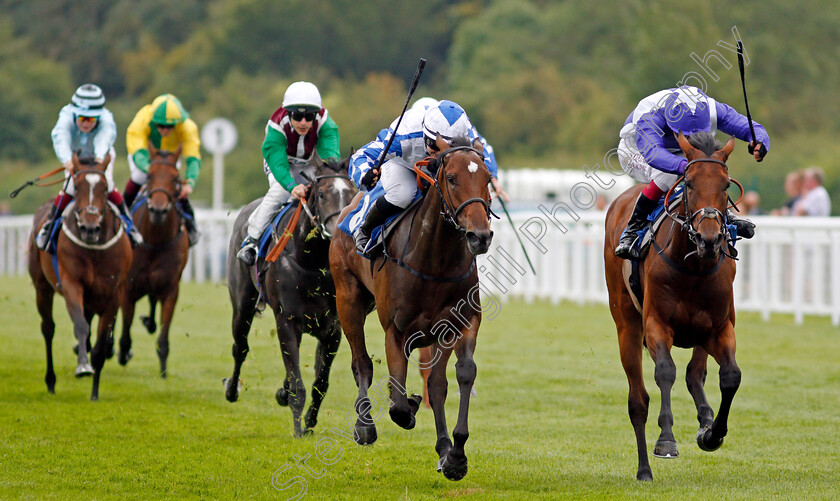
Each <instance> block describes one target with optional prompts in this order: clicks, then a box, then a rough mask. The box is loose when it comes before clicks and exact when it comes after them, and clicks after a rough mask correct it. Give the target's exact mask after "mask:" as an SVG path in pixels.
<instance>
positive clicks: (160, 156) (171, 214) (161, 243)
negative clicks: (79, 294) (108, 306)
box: [119, 145, 190, 377]
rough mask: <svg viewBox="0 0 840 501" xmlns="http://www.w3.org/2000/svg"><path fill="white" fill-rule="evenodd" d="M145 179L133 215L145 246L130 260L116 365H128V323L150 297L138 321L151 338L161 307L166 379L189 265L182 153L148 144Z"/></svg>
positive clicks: (161, 356)
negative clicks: (183, 275) (146, 313)
mask: <svg viewBox="0 0 840 501" xmlns="http://www.w3.org/2000/svg"><path fill="white" fill-rule="evenodd" d="M149 153H150V157H151V163H150V165H149V177H148V179H147V180H146V202H145V203H143V204H141V205H140V207H139V208H138V209H137V210H136V211H135V213H134V224H136V225H137V229H138V230H139V231H140V233H141V234H142V235H143V244H142V245H139V246H137V247H136V248H135V249H134V262H133V263H132V265H131V271H130V272H129V275H128V284H127V286H126V296H125V303H124V304H123V305H122V311H123V332H122V337H121V338H120V353H119V362H120V364H122V365H125V364H127V363H128V361H129V359H130V358H131V357H132V352H131V323H132V321H133V319H134V307H135V303H137V301H139V300H140V299H141V298H142V297H143V296H149V303H150V304H151V312H150V313H149V316H148V317H140V320H141V321H142V322H143V325H144V326H145V327H146V330H147V331H149V334H152V333H153V332H154V331H155V329H156V328H157V325H156V324H155V306H156V305H157V303H158V302H160V304H161V312H160V334H159V335H158V339H157V353H158V358H159V359H160V375H161V377H166V359H167V357H168V355H169V326H170V325H171V324H172V316H173V314H174V313H175V303H176V302H177V301H178V290H179V285H180V283H181V273H182V272H183V271H184V267H185V266H186V265H187V256H188V254H189V248H190V247H189V239H188V238H187V233H186V232H185V231H184V228H183V225H182V223H183V221H182V217H183V216H182V215H181V213H180V211H179V210H178V207H177V204H176V201H177V200H178V194H179V193H180V191H181V184H182V183H183V181H182V180H181V178H180V176H179V175H178V167H177V162H178V157H179V156H180V154H181V149H180V148H178V151H176V152H174V153H172V152H168V151H165V150H157V149H155V148H154V147H153V146H151V145H150V147H149Z"/></svg>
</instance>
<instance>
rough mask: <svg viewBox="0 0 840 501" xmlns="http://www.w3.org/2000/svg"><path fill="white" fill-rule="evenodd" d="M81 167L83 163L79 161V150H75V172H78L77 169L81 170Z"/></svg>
mask: <svg viewBox="0 0 840 501" xmlns="http://www.w3.org/2000/svg"><path fill="white" fill-rule="evenodd" d="M80 167H81V164H80V163H79V152H78V151H74V152H73V172H76V171H77V170H79V168H80Z"/></svg>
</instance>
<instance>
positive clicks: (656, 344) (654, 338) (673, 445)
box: [645, 319, 679, 458]
mask: <svg viewBox="0 0 840 501" xmlns="http://www.w3.org/2000/svg"><path fill="white" fill-rule="evenodd" d="M669 329H670V328H669V327H666V326H664V325H662V324H660V323H658V322H656V321H655V320H652V319H648V322H647V323H646V329H645V332H646V333H647V346H648V351H649V352H650V355H651V357H652V358H653V361H654V363H655V364H656V366H655V367H654V372H653V378H654V380H655V381H656V386H658V387H659V392H660V394H661V396H662V401H661V406H660V408H659V428H660V429H661V432H660V433H659V439H657V440H656V445H654V447H653V455H654V456H656V457H659V458H676V457H678V456H679V452H678V451H677V441H676V439H675V438H674V430H673V426H674V414H673V412H672V410H671V389H672V388H673V387H674V382H675V381H676V380H677V366H676V364H674V359H673V358H671V340H672V339H673V333H672V332H671V331H670V330H669Z"/></svg>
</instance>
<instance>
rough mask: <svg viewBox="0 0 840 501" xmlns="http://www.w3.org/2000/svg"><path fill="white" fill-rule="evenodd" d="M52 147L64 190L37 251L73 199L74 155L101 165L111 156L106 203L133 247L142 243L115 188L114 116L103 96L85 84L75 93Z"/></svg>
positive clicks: (55, 130) (37, 241)
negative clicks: (119, 217) (116, 213)
mask: <svg viewBox="0 0 840 501" xmlns="http://www.w3.org/2000/svg"><path fill="white" fill-rule="evenodd" d="M51 136H52V143H53V149H54V150H55V156H56V157H57V158H58V161H59V162H60V163H61V165H63V166H64V176H65V178H69V179H66V187H65V188H64V189H63V190H62V191H61V192H59V194H58V196H57V197H56V198H55V200H54V201H53V206H52V208H51V210H50V214H49V215H48V217H47V221H46V222H45V223H44V226H42V227H41V230H40V231H39V233H38V235H37V236H36V238H35V244H36V245H37V246H38V247H39V248H40V249H46V246H47V243H48V242H47V239H48V238H49V235H50V232H51V230H52V225H53V222H54V221H55V218H56V216H57V215H58V214H60V213H61V212H62V211H63V210H64V208H65V207H67V205H69V204H70V202H71V201H72V200H73V198H74V197H75V195H76V186H75V184H74V183H73V178H72V176H71V171H72V168H73V153H76V154H77V155H78V158H82V159H90V160H95V161H96V162H97V163H99V162H101V161H102V160H103V159H104V158H105V155H110V158H111V161H110V162H108V167H107V168H106V169H105V182H106V183H107V185H108V200H110V201H111V203H113V204H114V205H115V206H116V207H117V208H118V209H119V210H120V212H121V215H122V219H123V222H124V223H125V226H126V231H127V232H128V235H129V238H130V239H131V241H132V244H134V245H136V244H137V243H139V242H142V241H143V237H141V236H140V233H139V232H137V230H136V229H135V228H134V225H133V224H132V222H131V217H130V215H129V212H128V208H127V207H126V206H125V203H124V202H123V197H122V194H120V192H119V191H118V190H116V189H115V187H114V159H115V158H116V151H115V150H114V142H115V141H116V140H117V124H116V123H115V122H114V116H113V115H112V114H111V112H110V111H109V110H108V109H107V108H106V107H105V94H103V92H102V89H100V88H99V86H97V85H94V84H84V85H82V86H80V87H79V88H78V89H76V92H74V93H73V96H72V97H71V98H70V104H68V105H66V106H64V107H63V108H61V111H59V112H58V120H56V122H55V126H54V127H53V129H52V134H51Z"/></svg>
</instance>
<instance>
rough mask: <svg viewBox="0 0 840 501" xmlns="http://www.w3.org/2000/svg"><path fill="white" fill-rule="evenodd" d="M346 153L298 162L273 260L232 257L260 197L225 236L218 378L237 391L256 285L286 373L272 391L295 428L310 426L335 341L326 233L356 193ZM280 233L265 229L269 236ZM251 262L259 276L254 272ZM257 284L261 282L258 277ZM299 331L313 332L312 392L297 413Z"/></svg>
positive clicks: (299, 432) (230, 395)
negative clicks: (223, 348)
mask: <svg viewBox="0 0 840 501" xmlns="http://www.w3.org/2000/svg"><path fill="white" fill-rule="evenodd" d="M348 163H349V157H348V158H347V159H344V160H343V161H341V162H335V161H333V160H329V161H327V162H326V163H325V162H324V161H323V160H321V159H320V158H318V157H317V155H316V156H315V157H314V158H313V160H312V161H310V163H309V164H308V165H307V166H306V167H305V168H304V169H303V170H302V174H301V176H302V177H301V179H299V180H298V181H299V182H301V183H306V184H307V185H308V193H307V196H306V212H304V213H303V215H302V217H299V220H298V223H297V226H296V227H295V228H294V229H293V230H292V236H291V238H290V239H289V241H288V244H287V245H286V247H285V248H284V250H283V252H282V253H280V255H279V258H278V259H277V260H276V261H274V262H273V263H266V261H265V259H264V258H259V259H258V261H257V264H256V268H255V267H252V266H248V265H246V264H245V263H243V262H242V261H240V260H239V259H237V258H236V253H237V252H238V251H239V248H240V246H241V245H242V241H243V240H244V239H245V235H246V233H247V230H248V217H249V216H250V215H251V213H252V212H253V211H254V209H256V207H257V205H258V204H259V202H260V200H259V199H258V200H255V201H253V202H251V203H250V204H248V205H247V206H246V207H245V208H244V209H242V211H241V212H240V213H239V216H238V217H237V218H236V222H235V223H234V228H233V234H232V235H231V238H230V247H229V249H228V259H227V270H228V271H227V280H228V292H229V293H230V301H231V304H232V306H233V322H232V329H233V348H232V353H233V362H234V365H233V375H232V377H231V378H230V379H227V380H225V396H226V397H227V399H228V400H229V401H230V402H235V401H236V400H237V399H238V398H239V374H240V369H241V368H242V363H243V362H244V361H245V357H247V356H248V351H249V347H248V331H249V330H250V329H251V322H252V321H253V318H254V315H255V313H256V312H257V305H258V301H257V300H258V297H259V294H260V293H259V289H260V288H262V290H263V294H264V299H265V301H266V302H267V303H268V305H269V306H271V309H272V310H273V312H274V318H275V322H276V325H277V338H278V340H279V342H280V351H281V353H282V356H283V364H284V365H285V367H286V377H285V379H284V381H283V385H282V386H281V387H280V388H279V389H278V390H277V392H276V394H275V398H276V400H277V403H279V404H280V405H282V406H287V405H288V406H289V408H290V409H291V411H292V420H293V423H294V429H295V436H296V437H300V436H303V435H304V434H305V433H309V432H311V429H312V428H314V427H315V425H316V423H317V422H318V411H319V409H320V407H321V403H322V402H323V400H324V396H325V395H326V393H327V387H328V385H329V376H330V368H331V367H332V362H333V359H334V358H335V355H336V353H337V352H338V346H339V343H340V342H341V326H340V325H339V323H338V316H337V315H336V307H335V286H334V285H333V279H332V274H331V273H330V269H329V256H328V254H329V247H330V239H331V238H332V236H333V235H334V234H335V233H336V224H337V223H338V214H339V212H340V211H341V209H343V208H344V207H345V206H346V205H347V204H348V203H349V202H350V201H351V200H352V199H353V196H354V195H355V194H356V188H355V186H353V183H352V181H351V180H350V178H349V177H348V176H347V165H348ZM294 203H295V204H297V202H294ZM293 212H294V211H292V210H289V211H288V212H287V213H286V214H285V215H284V216H283V217H282V218H281V220H280V224H279V228H280V231H281V233H282V231H283V228H285V227H286V226H287V224H288V222H289V220H290V219H291V218H292V216H293V214H292V213H293ZM280 237H282V235H275V236H274V237H273V239H274V241H275V242H276V241H277V240H278V239H279V238H280ZM257 270H258V273H259V276H257V275H255V271H257ZM259 284H263V285H259ZM304 332H307V333H309V334H311V335H312V336H313V337H315V338H316V339H317V340H318V348H317V351H316V353H315V381H314V382H313V383H312V400H311V402H310V404H309V409H308V410H307V412H306V416H305V417H304V418H303V423H301V420H302V417H301V416H302V414H303V407H304V404H305V403H306V387H305V386H304V384H303V379H302V378H301V374H300V343H301V339H302V337H303V333H304Z"/></svg>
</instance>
